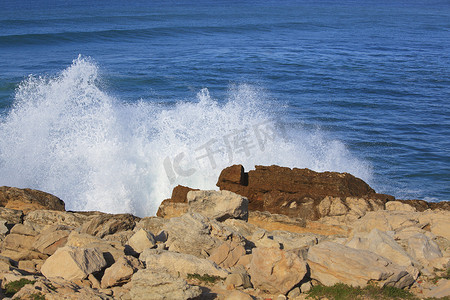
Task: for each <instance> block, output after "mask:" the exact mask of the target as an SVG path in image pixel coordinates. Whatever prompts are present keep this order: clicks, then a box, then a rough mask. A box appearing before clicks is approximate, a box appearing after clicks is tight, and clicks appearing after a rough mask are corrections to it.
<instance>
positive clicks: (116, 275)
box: [101, 256, 143, 289]
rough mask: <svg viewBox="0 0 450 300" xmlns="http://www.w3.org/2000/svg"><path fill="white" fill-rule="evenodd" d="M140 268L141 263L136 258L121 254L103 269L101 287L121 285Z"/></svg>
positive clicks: (141, 267)
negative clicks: (109, 265)
mask: <svg viewBox="0 0 450 300" xmlns="http://www.w3.org/2000/svg"><path fill="white" fill-rule="evenodd" d="M140 269H143V265H142V263H141V262H140V261H139V260H138V259H137V258H134V257H132V256H123V257H121V258H119V259H118V260H117V261H116V262H115V263H114V264H113V265H112V266H111V267H109V268H107V269H106V270H105V274H104V275H103V277H102V283H101V287H102V288H103V289H105V288H108V287H112V286H116V285H122V284H124V283H125V282H128V281H129V280H130V278H131V276H133V274H134V273H135V272H137V271H138V270H140Z"/></svg>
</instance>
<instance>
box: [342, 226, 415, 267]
mask: <svg viewBox="0 0 450 300" xmlns="http://www.w3.org/2000/svg"><path fill="white" fill-rule="evenodd" d="M346 246H347V247H350V248H353V249H360V250H369V251H372V252H373V253H376V254H378V255H380V256H383V257H385V258H387V259H389V260H391V261H392V262H394V263H396V264H398V265H400V266H404V267H408V266H414V265H418V263H417V262H416V261H415V260H414V259H413V258H412V257H411V256H410V255H409V254H408V253H407V252H406V251H405V250H404V249H403V248H402V247H401V246H400V245H399V244H397V243H396V242H395V240H394V239H393V238H392V237H390V236H388V235H387V234H386V233H384V232H382V231H380V230H378V229H376V228H375V229H373V230H372V231H371V232H370V233H369V234H368V235H363V236H361V235H359V236H356V237H354V238H353V239H352V240H350V241H349V242H348V243H346Z"/></svg>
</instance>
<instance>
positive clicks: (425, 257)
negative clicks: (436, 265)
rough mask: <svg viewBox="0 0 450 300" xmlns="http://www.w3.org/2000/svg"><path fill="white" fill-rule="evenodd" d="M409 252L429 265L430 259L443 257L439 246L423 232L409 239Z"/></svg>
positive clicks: (422, 262)
mask: <svg viewBox="0 0 450 300" xmlns="http://www.w3.org/2000/svg"><path fill="white" fill-rule="evenodd" d="M449 228H450V227H449ZM408 253H409V254H411V256H412V257H414V258H415V259H416V260H418V261H419V262H420V263H421V264H422V265H423V266H427V265H428V264H429V263H430V261H432V260H434V259H436V258H440V257H442V252H441V250H440V249H439V246H438V245H437V244H436V243H435V242H434V241H433V240H431V239H429V238H428V237H427V236H426V235H424V234H421V233H418V234H416V235H413V236H412V237H410V238H409V239H408Z"/></svg>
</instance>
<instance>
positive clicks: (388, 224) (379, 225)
mask: <svg viewBox="0 0 450 300" xmlns="http://www.w3.org/2000/svg"><path fill="white" fill-rule="evenodd" d="M419 215H420V213H417V212H407V211H385V210H381V211H371V212H368V213H367V214H366V215H365V216H364V217H362V218H361V219H358V220H357V221H355V222H354V223H353V224H352V227H353V231H354V232H367V233H369V232H371V231H372V230H373V229H374V228H376V229H378V230H380V231H399V230H402V229H404V228H407V227H421V224H420V223H419Z"/></svg>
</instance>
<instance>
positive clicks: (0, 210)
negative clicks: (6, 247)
mask: <svg viewBox="0 0 450 300" xmlns="http://www.w3.org/2000/svg"><path fill="white" fill-rule="evenodd" d="M22 218H23V212H22V211H21V210H17V209H10V208H4V207H0V219H1V220H5V221H6V223H7V224H10V225H11V224H18V223H22Z"/></svg>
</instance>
